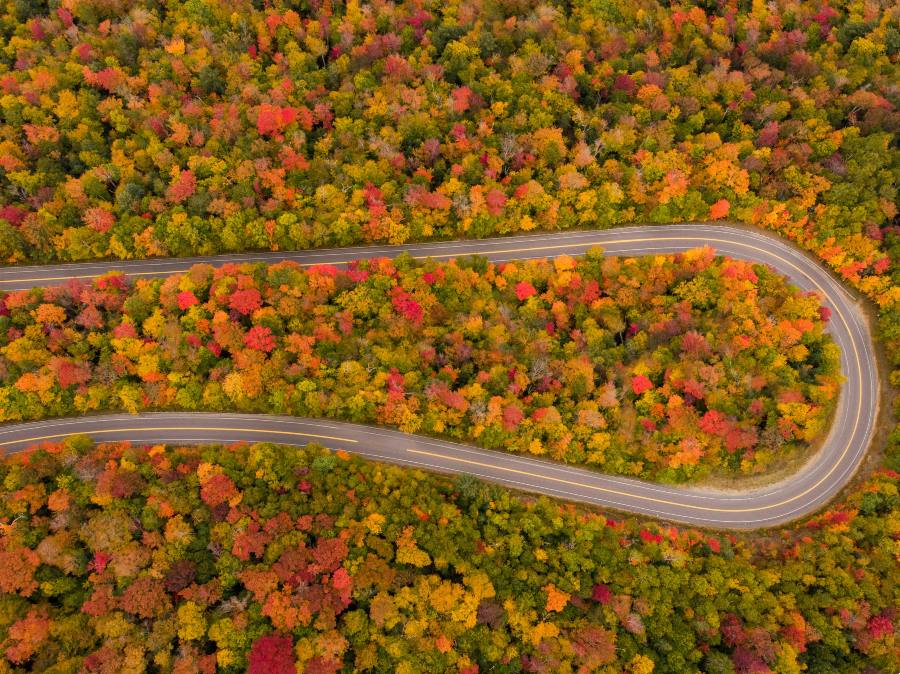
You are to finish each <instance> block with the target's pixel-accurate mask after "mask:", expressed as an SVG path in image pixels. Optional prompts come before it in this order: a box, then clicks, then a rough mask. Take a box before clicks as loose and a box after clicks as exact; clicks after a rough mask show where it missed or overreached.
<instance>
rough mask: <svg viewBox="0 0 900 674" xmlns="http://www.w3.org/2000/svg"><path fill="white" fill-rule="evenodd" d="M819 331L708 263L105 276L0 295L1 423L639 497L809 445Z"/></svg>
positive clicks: (831, 364)
mask: <svg viewBox="0 0 900 674" xmlns="http://www.w3.org/2000/svg"><path fill="white" fill-rule="evenodd" d="M828 319H829V310H828V309H827V308H825V307H822V306H821V305H820V303H819V298H818V297H817V296H816V295H814V294H804V293H800V292H799V291H798V290H796V289H795V288H793V287H792V286H790V285H789V284H788V283H787V282H786V280H785V279H784V278H783V277H781V276H780V275H778V274H777V273H775V272H773V271H772V270H771V269H769V268H768V267H766V266H765V265H758V264H756V265H755V264H750V263H747V262H743V261H738V260H733V259H729V258H724V257H716V256H715V255H714V253H713V251H712V249H710V248H701V249H696V250H692V251H688V252H686V253H684V254H679V255H674V256H673V255H668V256H663V255H659V256H646V257H638V258H628V257H625V258H619V257H613V256H606V255H604V253H603V251H602V249H597V248H595V249H592V251H591V252H590V253H589V254H588V255H587V256H585V257H581V258H572V257H567V256H562V257H557V258H556V259H555V260H553V261H552V262H551V261H548V260H533V261H526V262H517V263H500V264H496V265H495V264H493V263H490V262H488V261H487V260H485V259H484V258H470V259H462V260H458V261H457V260H454V261H451V262H446V263H439V262H435V261H432V260H430V261H426V262H421V261H415V260H412V259H410V258H408V257H407V258H400V259H399V260H396V261H392V260H388V259H373V260H366V261H362V262H360V263H358V264H353V265H352V266H351V267H350V268H348V269H338V268H336V267H332V266H313V267H310V268H307V269H305V268H302V267H300V266H298V265H296V264H295V263H293V262H282V263H279V264H274V265H264V264H242V265H236V264H230V265H225V266H222V267H218V268H213V267H211V266H209V265H196V266H194V267H193V268H192V269H191V270H190V271H189V272H187V273H186V274H177V275H174V276H170V277H168V278H166V279H139V280H137V281H133V280H130V279H125V277H123V276H122V275H121V274H115V273H113V274H109V275H106V276H103V277H100V278H99V279H96V280H92V281H83V280H78V279H73V280H71V281H69V282H68V283H67V284H65V285H62V286H58V287H50V288H43V289H40V288H38V289H33V290H30V291H17V292H11V293H0V420H3V421H22V420H30V419H36V418H40V417H42V416H68V415H73V414H85V413H90V412H96V411H106V410H118V409H123V410H126V411H130V412H137V411H141V410H150V409H154V410H162V409H180V410H212V411H225V410H235V411H242V412H267V413H276V414H291V415H295V416H308V417H309V416H311V417H320V416H328V417H333V418H337V419H341V420H344V421H356V422H365V423H379V424H389V425H392V426H395V427H398V428H399V429H400V430H403V431H407V432H410V433H425V434H430V435H442V436H449V437H451V438H456V439H460V440H463V441H466V442H473V443H476V444H479V445H482V446H484V447H488V448H494V449H506V450H510V451H515V452H525V453H529V454H534V455H544V456H547V457H549V458H553V459H558V460H562V461H566V462H570V463H577V464H582V465H587V466H590V467H594V468H597V469H599V470H601V471H603V472H607V473H620V474H626V475H634V476H638V477H645V478H650V479H655V480H664V481H686V480H690V479H695V480H696V479H699V478H702V477H704V476H709V475H710V474H711V473H712V474H715V473H717V474H719V475H731V476H733V475H737V474H754V473H760V472H764V471H765V470H766V469H767V468H769V467H772V466H773V465H774V466H777V465H783V464H784V461H785V460H786V459H789V458H791V457H792V456H795V455H797V454H798V451H799V450H801V449H805V448H807V447H809V445H810V443H813V442H814V441H815V440H817V439H818V438H819V436H820V435H822V432H823V431H824V430H825V429H826V428H827V422H828V421H829V420H830V414H831V412H832V410H833V408H834V405H835V402H836V399H837V392H838V390H839V386H840V380H841V377H840V374H839V369H840V368H839V351H838V347H837V346H836V345H835V344H834V342H832V340H831V338H830V337H829V336H828V335H827V333H825V331H824V327H825V325H826V324H827V320H828Z"/></svg>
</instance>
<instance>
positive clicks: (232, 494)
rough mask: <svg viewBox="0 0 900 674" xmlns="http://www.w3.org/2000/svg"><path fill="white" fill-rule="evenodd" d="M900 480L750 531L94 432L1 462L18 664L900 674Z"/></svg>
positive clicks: (12, 637)
mask: <svg viewBox="0 0 900 674" xmlns="http://www.w3.org/2000/svg"><path fill="white" fill-rule="evenodd" d="M897 483H898V476H897V475H896V474H893V473H889V472H883V473H881V474H878V475H876V476H875V477H873V478H872V479H870V480H869V481H868V482H867V483H866V484H865V486H864V488H862V489H860V490H857V491H856V492H854V494H853V495H852V496H851V497H850V498H849V500H848V501H847V502H846V503H844V504H842V505H841V506H838V507H837V508H835V509H833V510H829V511H827V512H825V513H823V514H821V515H819V516H817V517H814V518H812V519H809V520H807V521H805V522H801V523H800V524H799V525H798V526H797V527H796V528H795V530H793V531H782V532H779V533H777V534H775V535H771V536H767V537H756V536H750V537H744V536H736V535H729V534H718V533H711V532H709V531H699V530H694V529H690V528H680V527H672V526H667V525H660V524H655V523H648V522H641V521H639V520H634V519H626V520H621V519H612V518H609V517H604V516H602V515H599V514H596V513H593V514H591V513H585V512H582V511H579V510H577V509H575V508H574V507H572V506H565V505H560V504H559V503H556V502H551V501H549V500H548V499H546V498H541V499H537V500H535V499H529V500H528V501H525V500H521V499H518V498H516V497H513V496H512V495H511V494H510V493H509V492H507V491H504V490H502V489H500V488H498V487H491V486H488V485H486V484H483V483H480V482H478V481H476V480H474V479H473V478H470V477H466V476H462V477H458V478H455V479H451V478H449V477H438V476H433V475H426V474H424V473H421V472H411V471H409V470H406V469H401V468H396V467H391V466H386V465H381V464H377V463H373V462H368V461H363V460H361V459H358V458H351V457H350V456H349V455H347V454H346V453H343V452H338V453H336V454H330V453H329V452H328V451H326V450H323V449H321V448H317V447H315V446H309V447H306V448H297V447H279V446H275V445H271V444H258V445H252V446H247V445H240V446H232V447H191V448H185V447H162V446H154V447H131V446H128V445H126V444H107V445H98V446H94V445H92V443H91V442H90V441H89V440H88V439H86V438H84V437H73V438H69V439H67V440H65V441H64V442H61V443H57V444H48V445H44V446H43V447H42V448H40V449H36V450H34V451H29V452H26V453H24V454H19V455H14V456H10V457H7V458H6V459H5V460H4V461H2V462H0V484H2V489H0V525H2V527H3V532H4V533H3V536H2V538H0V561H2V564H0V588H2V590H3V593H2V594H0V668H2V669H3V671H10V672H19V671H22V672H24V671H34V672H56V671H77V672H88V673H102V674H105V673H109V674H112V673H117V674H118V673H119V672H123V671H128V672H132V671H133V672H140V671H161V672H173V673H181V672H184V673H185V674H186V673H188V672H190V673H191V674H196V673H198V672H200V673H203V672H206V673H209V674H212V673H213V672H249V673H250V674H293V673H294V672H301V673H303V674H323V673H326V672H327V673H330V674H337V673H338V672H349V671H353V672H400V673H403V674H444V673H447V674H478V673H479V672H502V673H505V674H516V673H518V672H532V673H537V674H558V673H560V672H570V673H573V674H574V673H576V672H607V671H609V672H628V673H630V674H634V673H635V672H651V671H652V672H659V673H666V672H669V673H672V674H683V673H684V672H688V671H703V672H759V673H760V674H770V673H778V674H781V673H783V672H800V671H804V670H805V668H807V667H808V668H809V669H810V671H813V666H814V665H818V666H821V665H822V664H823V663H828V664H829V666H831V667H832V668H833V669H834V671H840V672H862V671H895V670H896V667H897V664H898V659H897V649H896V643H897V642H896V638H897V636H896V632H897V627H896V626H897V623H898V620H900V616H898V614H897V610H896V606H897V600H898V595H897V592H898V586H900V584H898V583H896V582H894V581H895V580H896V572H897V569H896V560H895V558H894V555H893V552H892V549H891V548H892V541H891V538H890V537H891V535H892V532H893V533H896V530H895V529H896V528H895V527H894V525H893V524H892V523H891V522H890V520H889V518H888V516H887V513H888V512H889V511H890V510H891V509H892V508H896V505H897ZM113 495H117V496H113ZM867 667H868V669H866V668H867Z"/></svg>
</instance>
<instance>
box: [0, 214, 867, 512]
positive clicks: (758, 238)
mask: <svg viewBox="0 0 900 674" xmlns="http://www.w3.org/2000/svg"><path fill="white" fill-rule="evenodd" d="M595 245H599V246H603V247H604V248H605V249H606V251H607V253H608V254H615V255H650V254H655V253H672V252H677V251H683V250H687V249H690V248H695V247H697V246H701V245H710V246H712V247H714V248H715V249H716V250H717V251H718V252H719V253H721V254H724V255H729V256H732V257H735V258H741V259H747V260H753V261H756V262H762V263H766V264H769V265H771V266H772V267H774V268H775V269H777V270H778V271H780V272H781V273H783V274H785V275H786V276H788V277H789V278H790V279H791V280H792V282H793V283H794V284H796V285H797V286H798V287H800V288H801V289H803V290H814V291H816V292H818V293H820V294H821V296H822V297H823V300H824V303H825V305H826V306H828V307H830V308H831V310H832V318H831V321H830V327H829V329H830V332H831V335H832V337H833V338H834V340H835V341H836V342H837V344H838V345H839V346H840V348H841V368H842V371H843V373H844V375H845V377H846V381H845V384H844V386H843V388H842V392H841V397H840V400H839V402H838V408H837V412H836V417H835V422H834V424H833V426H832V428H831V431H830V433H829V435H828V437H827V439H826V440H825V442H824V445H823V447H822V449H821V451H820V452H819V453H818V454H817V455H816V456H815V457H814V458H813V459H811V460H810V461H809V462H808V463H807V464H806V465H805V466H803V467H802V468H801V469H800V470H799V471H798V472H797V473H795V474H794V475H793V476H792V477H791V478H790V479H787V480H785V481H783V482H779V483H776V484H773V485H770V486H768V487H765V488H761V489H755V490H751V491H737V488H739V486H740V483H739V482H736V483H735V488H736V490H735V491H714V490H703V489H697V488H686V487H676V486H666V485H659V484H652V483H648V482H642V481H639V480H633V479H628V478H621V477H612V476H607V475H600V474H598V473H594V472H591V471H588V470H583V469H578V468H574V467H571V466H565V465H561V464H557V463H553V462H550V461H544V460H540V459H533V458H528V457H522V456H515V455H510V454H505V453H500V452H493V451H488V450H483V449H478V448H476V447H472V446H468V445H460V444H456V443H452V442H446V441H442V440H436V439H431V438H425V437H422V436H416V435H408V434H404V433H400V432H398V431H393V430H389V429H385V428H374V427H370V426H360V425H356V424H348V423H342V422H337V421H331V420H315V419H299V418H288V417H275V416H268V415H239V414H186V413H152V414H141V415H135V416H132V415H121V414H117V415H104V416H94V417H84V418H75V419H60V420H53V421H40V422H34V423H25V424H16V425H8V426H3V427H0V448H2V449H5V450H6V451H18V450H21V449H23V448H25V447H26V446H28V445H30V444H33V443H35V442H40V441H42V440H57V439H60V438H63V437H65V436H66V435H69V434H72V433H88V434H90V435H91V436H93V437H94V438H96V439H97V440H131V441H134V442H140V443H149V442H154V443H157V442H170V443H175V442H210V441H221V442H231V441H237V440H247V441H251V442H257V441H263V440H265V441H272V442H278V443H281V444H288V445H290V444H295V445H303V444H306V443H307V442H311V441H315V442H319V443H321V444H323V445H325V446H327V447H331V448H344V449H347V450H348V451H351V452H355V453H357V454H360V455H362V456H365V457H368V458H373V459H379V460H383V461H389V462H391V463H397V464H401V465H405V466H415V467H419V468H423V469H428V470H436V471H442V472H454V473H456V472H464V473H470V474H472V475H476V476H478V477H481V478H484V479H486V480H490V481H492V482H497V483H501V484H505V485H509V486H512V487H516V488H519V489H523V490H526V491H530V492H539V493H542V494H548V495H550V496H556V497H560V498H564V499H568V500H572V501H580V502H584V503H590V504H595V505H598V506H604V507H610V508H615V509H618V510H622V511H628V512H633V513H639V514H642V515H651V516H654V517H660V518H663V519H666V520H672V521H679V522H686V523H690V524H696V525H705V526H711V527H717V528H734V529H754V528H761V527H767V526H774V525H778V524H782V523H784V522H787V521H790V520H792V519H795V518H797V517H800V516H802V515H805V514H807V513H810V512H813V511H815V510H816V509H818V508H820V507H821V506H822V505H823V504H825V503H826V502H827V501H829V499H831V498H832V497H833V496H835V494H837V493H838V492H839V491H840V490H841V488H842V487H843V486H844V485H845V484H846V483H847V481H848V480H849V479H850V478H851V476H852V475H853V473H854V471H855V470H856V468H857V467H858V466H859V464H860V462H861V461H862V458H863V456H864V455H865V452H866V449H867V448H868V446H869V443H870V441H871V439H872V435H873V433H874V428H875V419H876V416H877V411H878V393H879V387H878V373H877V369H876V364H875V358H874V355H873V354H874V351H873V347H872V337H871V334H870V332H869V328H868V323H867V321H866V319H865V317H864V315H863V312H862V311H861V310H860V308H859V307H858V306H857V305H856V303H855V302H854V299H853V297H852V296H851V295H850V294H849V293H848V292H847V291H846V290H845V289H844V288H843V287H842V286H841V285H840V284H839V283H838V282H837V281H835V280H834V278H833V277H832V276H831V275H830V274H829V273H828V272H827V271H825V269H824V268H823V267H822V266H820V265H819V264H818V263H817V262H815V261H813V260H812V259H811V258H809V257H807V256H806V255H805V254H803V253H801V252H800V251H798V250H796V249H795V248H794V247H792V246H791V245H790V244H788V243H786V242H785V241H783V240H782V239H780V238H778V237H776V236H774V235H768V234H764V233H761V232H756V231H750V230H747V229H744V228H739V227H732V226H728V225H704V224H684V225H668V226H664V227H657V226H641V227H623V228H617V229H614V230H608V231H603V232H560V233H552V234H538V235H532V236H527V235H526V236H515V237H506V238H498V239H485V240H480V241H455V242H446V243H428V244H415V245H408V246H369V247H360V248H346V249H332V250H317V251H302V252H288V253H251V254H247V255H227V256H215V257H205V258H191V259H175V260H149V261H133V262H121V261H120V262H100V263H88V264H73V265H58V266H44V267H37V266H35V267H12V268H10V267H7V268H2V269H0V289H5V290H12V289H20V288H26V287H31V286H33V285H46V284H54V283H61V282H64V281H65V280H67V279H69V278H72V277H85V278H87V277H92V276H95V275H97V274H100V273H103V272H106V271H110V270H113V269H116V270H121V271H124V272H125V273H126V274H128V275H131V276H145V277H150V276H164V275H167V274H172V273H176V272H181V271H184V270H185V269H187V268H188V267H189V266H190V265H191V264H196V263H198V262H206V263H210V264H214V265H218V264H223V263H226V262H243V261H253V262H275V261H279V260H283V259H290V260H295V261H296V262H298V263H300V264H302V265H310V266H311V265H316V264H336V265H341V264H344V263H346V262H348V261H350V260H356V259H361V258H367V257H378V256H395V255H398V254H400V253H402V252H408V253H409V254H410V255H413V256H415V257H434V258H450V257H456V256H462V255H469V254H479V255H485V256H487V257H488V258H490V259H491V260H494V261H501V260H509V259H524V258H535V257H547V256H554V255H560V254H563V253H567V254H573V255H575V254H580V253H583V252H584V251H585V250H587V249H588V248H590V247H591V246H595Z"/></svg>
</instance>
